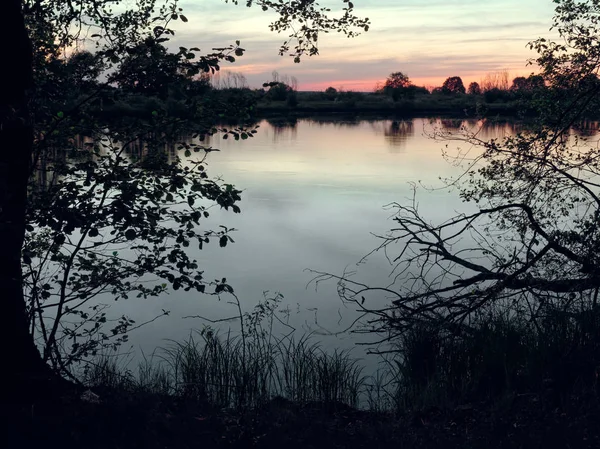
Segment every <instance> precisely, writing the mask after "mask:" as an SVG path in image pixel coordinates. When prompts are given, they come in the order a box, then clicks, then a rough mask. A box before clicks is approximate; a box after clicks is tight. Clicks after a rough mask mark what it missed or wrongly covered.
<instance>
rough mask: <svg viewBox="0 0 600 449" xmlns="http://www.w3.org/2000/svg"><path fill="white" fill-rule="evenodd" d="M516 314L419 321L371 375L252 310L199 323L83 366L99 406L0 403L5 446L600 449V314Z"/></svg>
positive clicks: (67, 401) (65, 398)
mask: <svg viewBox="0 0 600 449" xmlns="http://www.w3.org/2000/svg"><path fill="white" fill-rule="evenodd" d="M263 312H264V309H263V311H262V312H261V313H263ZM265 313H266V317H267V318H269V316H272V313H273V310H272V309H267V310H266V312H265ZM249 316H250V315H249ZM524 317H525V315H523V314H521V315H518V314H509V313H506V312H501V311H498V310H496V311H491V312H489V313H486V314H480V315H479V316H477V317H473V319H472V321H471V323H470V324H469V327H468V328H466V327H465V328H462V329H461V330H460V331H455V332H449V331H447V330H445V329H444V327H442V326H432V325H426V324H422V323H421V324H418V323H415V325H414V326H413V327H412V328H410V329H408V331H407V332H405V333H404V335H403V337H402V339H401V341H399V342H398V348H397V352H396V353H395V354H392V355H390V356H389V357H387V358H382V368H381V369H380V370H379V371H378V372H376V373H375V374H373V375H372V376H366V375H364V373H363V369H362V367H361V365H360V361H359V360H357V359H355V358H353V357H352V356H351V354H350V353H348V352H344V351H335V350H334V351H332V352H327V351H325V350H323V348H321V347H320V346H319V344H318V342H315V341H313V339H312V338H311V337H310V336H303V337H300V338H296V337H295V336H294V335H293V334H291V335H288V336H284V337H277V336H275V335H273V334H272V333H271V332H270V330H269V329H268V327H267V329H266V331H260V332H257V331H256V330H257V329H258V327H257V326H256V323H257V322H258V321H259V320H260V319H261V318H260V317H258V318H257V319H256V320H254V321H253V320H252V319H249V320H247V321H246V327H245V328H244V329H245V334H243V335H242V336H237V337H236V336H233V335H232V334H231V333H222V334H219V333H217V332H215V331H213V330H211V329H208V328H207V329H205V330H203V331H201V332H198V333H195V334H193V335H191V336H190V338H188V339H187V340H186V341H183V342H171V344H170V345H169V346H168V347H166V348H164V349H162V350H159V351H156V352H155V353H154V354H153V355H152V356H150V357H148V358H144V359H143V360H142V362H141V363H140V364H139V365H138V366H137V370H131V369H128V368H127V366H126V365H125V366H124V364H123V361H122V360H121V359H119V358H118V357H112V356H110V355H104V356H102V357H100V358H97V359H96V360H94V361H92V362H90V363H89V364H88V365H87V367H86V369H85V370H83V372H82V373H81V374H80V376H81V379H82V381H83V382H84V383H85V384H86V386H87V387H89V388H91V389H92V390H93V391H94V392H96V393H97V394H98V395H99V399H100V402H98V403H96V402H85V401H83V400H81V399H79V398H78V396H69V395H59V396H57V397H53V398H47V399H42V398H40V399H39V400H37V401H34V402H33V403H29V402H28V403H24V404H22V405H20V406H14V405H11V406H7V407H4V406H2V404H0V423H2V425H3V426H6V429H7V432H8V433H5V435H9V437H8V439H5V441H8V442H11V441H14V442H15V443H14V444H12V445H11V444H5V445H3V447H7V448H12V447H15V448H17V447H19V448H21V447H40V445H42V444H45V445H48V444H49V445H50V446H51V447H52V446H53V445H60V446H61V447H78V448H79V447H86V448H87V447H93V448H96V447H97V448H110V449H112V448H124V447H127V448H129V447H144V448H151V449H154V448H157V449H158V448H161V449H164V448H178V449H179V448H192V447H198V445H199V444H202V447H208V448H242V447H244V448H246V447H256V448H275V447H286V449H292V448H293V449H295V448H298V449H300V448H318V447H327V448H328V449H331V448H342V447H347V448H364V447H367V446H374V447H385V446H394V447H400V448H411V449H413V448H433V447H448V448H469V449H470V448H473V449H475V448H483V447H486V448H494V449H495V448H498V449H500V448H507V447H571V448H592V447H598V446H599V445H600V429H599V428H598V426H597V422H598V420H600V401H599V399H598V395H597V376H598V367H599V366H600V309H599V308H598V307H596V306H593V305H585V304H583V305H582V304H579V305H578V306H570V307H564V306H563V305H561V304H555V305H546V306H545V307H544V308H543V310H538V311H537V312H536V316H535V319H528V320H526V319H524ZM252 323H254V327H253V326H252ZM359 405H360V406H362V408H363V410H360V409H357V406H359Z"/></svg>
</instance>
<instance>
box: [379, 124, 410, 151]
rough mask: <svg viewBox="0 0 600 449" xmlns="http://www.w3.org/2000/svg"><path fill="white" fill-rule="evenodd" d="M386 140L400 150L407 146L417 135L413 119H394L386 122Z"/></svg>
mask: <svg viewBox="0 0 600 449" xmlns="http://www.w3.org/2000/svg"><path fill="white" fill-rule="evenodd" d="M383 135H384V137H385V140H386V142H388V143H390V144H391V145H392V147H393V148H395V149H397V150H400V149H403V148H404V147H405V146H406V143H407V142H408V140H409V139H410V138H412V137H414V135H415V127H414V122H413V120H392V121H390V122H386V123H385V125H384V128H383Z"/></svg>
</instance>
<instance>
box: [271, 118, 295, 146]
mask: <svg viewBox="0 0 600 449" xmlns="http://www.w3.org/2000/svg"><path fill="white" fill-rule="evenodd" d="M266 122H267V123H268V124H269V125H271V129H272V130H273V142H275V143H276V142H279V141H280V140H296V136H297V134H298V119H297V118H296V117H278V118H276V119H273V118H272V119H267V120H266Z"/></svg>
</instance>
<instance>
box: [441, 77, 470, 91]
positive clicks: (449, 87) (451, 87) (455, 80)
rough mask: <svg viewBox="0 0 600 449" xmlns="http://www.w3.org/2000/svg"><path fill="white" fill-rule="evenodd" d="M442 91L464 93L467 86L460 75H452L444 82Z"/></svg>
mask: <svg viewBox="0 0 600 449" xmlns="http://www.w3.org/2000/svg"><path fill="white" fill-rule="evenodd" d="M442 92H443V93H445V94H464V93H465V86H464V84H463V81H462V79H461V77H460V76H451V77H450V78H447V79H446V81H444V84H442Z"/></svg>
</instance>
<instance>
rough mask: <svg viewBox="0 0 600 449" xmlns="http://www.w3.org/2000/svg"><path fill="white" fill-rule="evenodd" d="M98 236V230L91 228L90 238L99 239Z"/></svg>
mask: <svg viewBox="0 0 600 449" xmlns="http://www.w3.org/2000/svg"><path fill="white" fill-rule="evenodd" d="M98 234H99V232H98V229H97V228H91V229H90V230H89V232H88V235H89V236H90V237H98Z"/></svg>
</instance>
